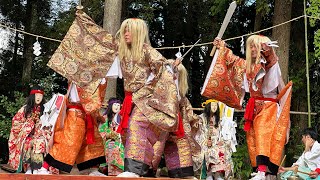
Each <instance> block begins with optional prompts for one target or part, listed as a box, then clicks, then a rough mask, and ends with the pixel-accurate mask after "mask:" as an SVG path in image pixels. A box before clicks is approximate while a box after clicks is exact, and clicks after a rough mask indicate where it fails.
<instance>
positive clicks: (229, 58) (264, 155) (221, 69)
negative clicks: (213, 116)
mask: <svg viewBox="0 0 320 180" xmlns="http://www.w3.org/2000/svg"><path fill="white" fill-rule="evenodd" d="M277 61H278V59H277V57H276V56H275V55H270V56H268V57H266V59H261V63H260V64H255V65H254V68H253V71H252V72H251V73H250V74H246V73H245V65H246V61H245V60H244V59H241V58H239V57H238V56H235V55H233V54H232V51H231V50H230V49H228V48H226V47H222V48H220V49H219V50H218V52H217V54H216V55H215V58H214V60H213V64H212V65H211V67H210V70H209V73H208V75H207V78H206V82H205V86H204V88H203V92H202V94H203V95H204V96H206V97H209V98H214V99H216V100H219V101H221V102H224V103H225V104H227V105H229V106H231V107H235V108H238V109H239V108H241V104H242V98H243V96H244V90H243V89H242V87H243V86H244V89H245V90H246V91H247V92H249V93H250V97H251V98H250V100H249V102H248V104H247V109H246V114H245V119H246V123H245V130H246V131H247V133H246V135H247V143H248V150H249V155H250V160H251V165H252V166H253V167H257V166H258V165H260V164H263V165H267V167H268V168H269V170H270V171H271V172H272V173H273V174H276V173H277V171H278V166H279V165H280V161H281V155H282V151H283V149H284V145H285V142H286V139H287V138H288V132H289V128H290V114H289V113H290V102H291V93H292V82H289V83H288V84H287V85H286V86H284V84H283V81H282V78H281V72H280V67H279V64H278V62H277ZM250 116H251V118H249V119H248V117H250ZM250 119H251V120H250Z"/></svg>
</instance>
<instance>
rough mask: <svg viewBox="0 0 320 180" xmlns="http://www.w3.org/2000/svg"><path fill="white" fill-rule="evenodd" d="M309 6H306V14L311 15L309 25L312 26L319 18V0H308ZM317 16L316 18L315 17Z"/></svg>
mask: <svg viewBox="0 0 320 180" xmlns="http://www.w3.org/2000/svg"><path fill="white" fill-rule="evenodd" d="M309 1H310V2H309V7H308V8H307V14H308V15H310V16H313V17H314V18H310V19H309V20H310V25H311V26H312V27H314V26H315V25H316V23H317V21H318V20H319V18H320V17H319V14H320V1H319V0H309ZM316 18H318V19H316Z"/></svg>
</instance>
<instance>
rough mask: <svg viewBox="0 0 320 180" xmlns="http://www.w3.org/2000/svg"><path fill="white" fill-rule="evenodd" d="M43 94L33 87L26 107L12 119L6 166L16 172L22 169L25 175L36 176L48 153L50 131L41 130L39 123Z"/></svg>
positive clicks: (40, 90) (43, 101)
mask: <svg viewBox="0 0 320 180" xmlns="http://www.w3.org/2000/svg"><path fill="white" fill-rule="evenodd" d="M43 94H44V91H43V90H42V89H41V88H40V87H38V86H35V87H33V88H32V90H31V92H30V95H29V97H28V98H27V102H26V105H25V106H23V107H22V108H21V109H20V110H19V111H18V112H17V114H16V115H15V116H14V117H13V119H12V128H11V132H10V137H9V161H8V165H9V166H11V167H12V168H13V169H15V170H16V172H21V171H22V170H23V169H24V170H25V171H26V174H38V170H39V169H40V168H41V167H42V163H43V159H44V156H45V155H46V154H47V153H48V152H47V148H48V141H49V139H50V137H51V131H50V130H49V129H45V128H42V124H41V121H40V116H41V115H42V113H43V110H44V106H43V104H44V103H45V100H44V99H43Z"/></svg>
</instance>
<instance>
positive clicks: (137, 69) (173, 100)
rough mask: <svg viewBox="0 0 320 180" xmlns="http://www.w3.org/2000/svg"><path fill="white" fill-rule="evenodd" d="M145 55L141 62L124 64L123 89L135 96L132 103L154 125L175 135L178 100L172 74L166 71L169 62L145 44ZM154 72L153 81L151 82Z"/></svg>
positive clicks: (135, 61)
mask: <svg viewBox="0 0 320 180" xmlns="http://www.w3.org/2000/svg"><path fill="white" fill-rule="evenodd" d="M143 52H144V56H143V57H142V58H141V59H140V60H132V59H123V60H122V61H121V63H120V64H121V70H122V72H123V77H124V89H125V91H128V92H132V93H133V95H132V101H133V103H134V104H135V105H136V106H137V107H138V108H139V109H140V111H141V112H142V113H143V114H144V115H145V116H146V117H147V118H148V120H149V121H150V122H151V123H152V124H154V125H156V126H158V127H159V128H161V129H163V130H165V131H170V132H174V131H176V129H177V121H176V119H177V114H178V113H177V112H178V99H177V88H176V85H175V84H174V80H173V74H171V73H170V72H169V71H168V70H167V69H166V67H165V66H166V64H167V60H166V59H165V58H164V57H163V56H162V55H161V54H160V53H159V52H158V51H157V50H155V49H154V48H152V47H151V46H149V45H147V44H145V45H144V48H143ZM151 73H152V74H153V75H154V78H153V79H152V80H149V81H148V78H149V76H150V75H151Z"/></svg>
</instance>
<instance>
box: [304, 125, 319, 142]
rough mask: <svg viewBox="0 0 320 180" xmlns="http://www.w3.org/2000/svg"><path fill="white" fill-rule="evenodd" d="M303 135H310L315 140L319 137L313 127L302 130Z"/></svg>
mask: <svg viewBox="0 0 320 180" xmlns="http://www.w3.org/2000/svg"><path fill="white" fill-rule="evenodd" d="M302 135H303V136H307V135H309V136H310V137H311V138H312V139H313V140H317V139H318V134H317V133H316V131H315V130H314V129H313V128H305V129H304V130H303V131H302Z"/></svg>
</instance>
